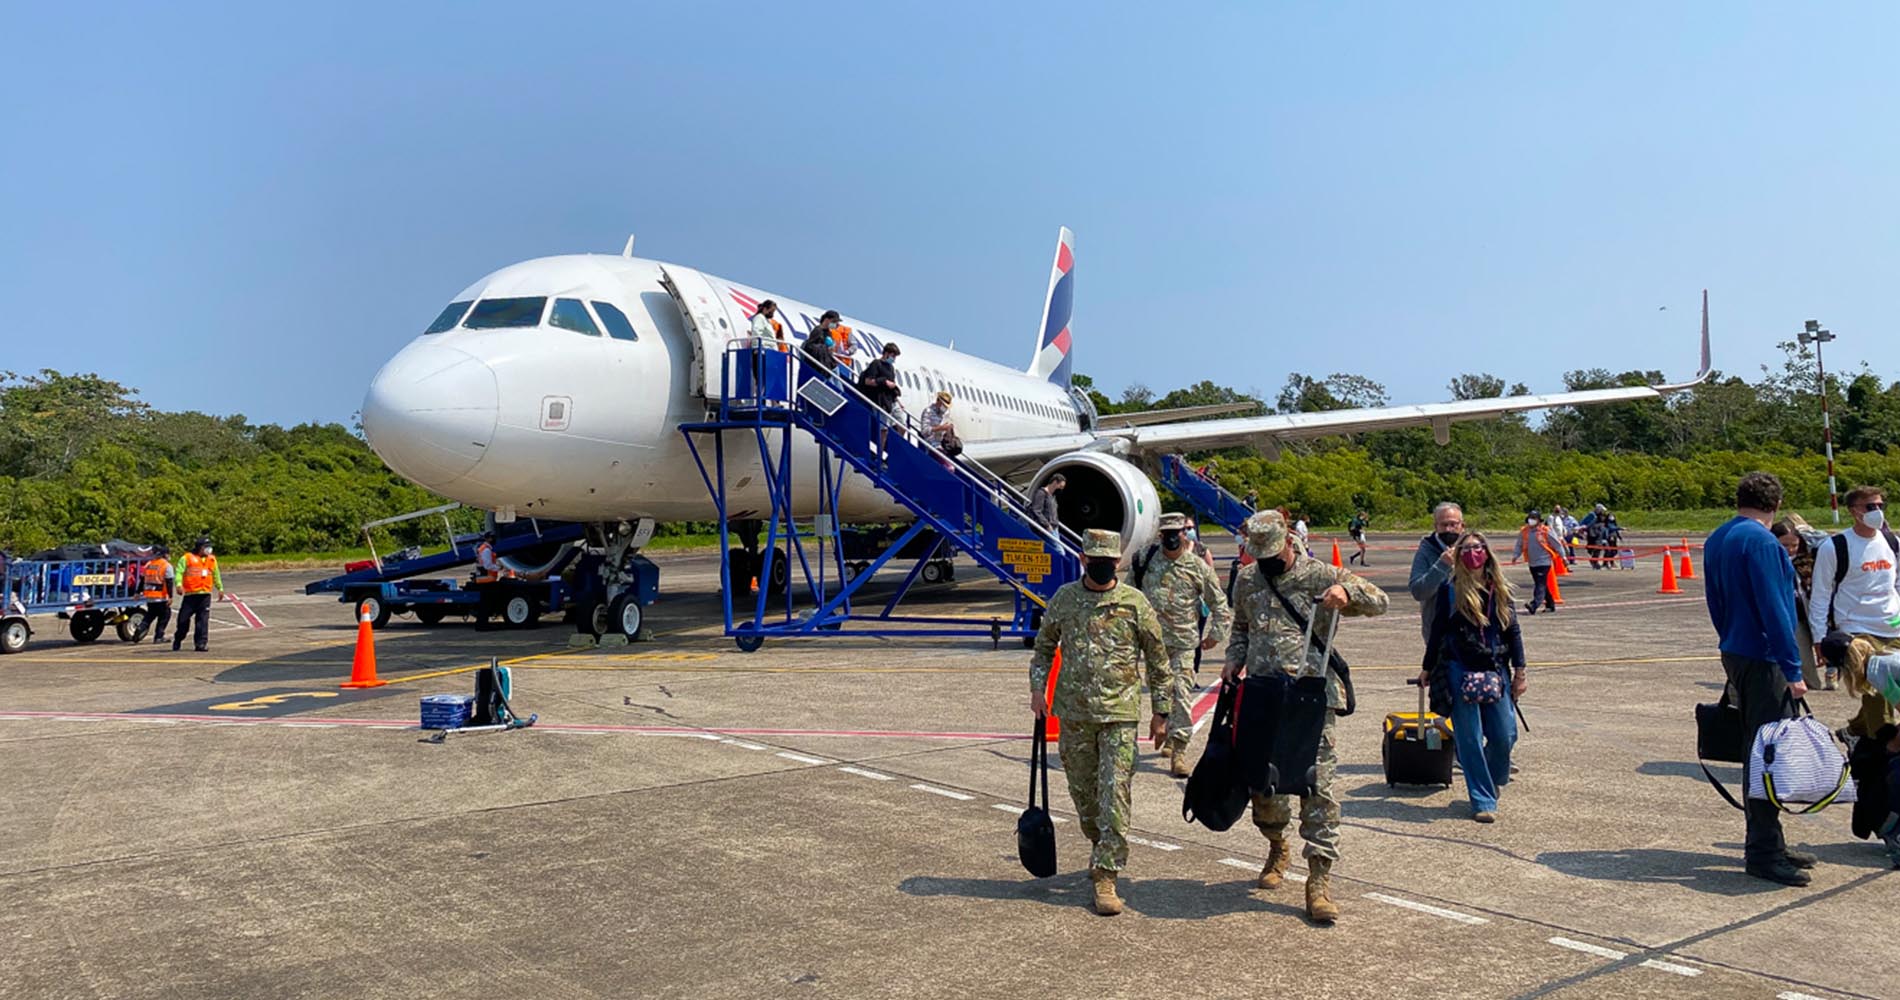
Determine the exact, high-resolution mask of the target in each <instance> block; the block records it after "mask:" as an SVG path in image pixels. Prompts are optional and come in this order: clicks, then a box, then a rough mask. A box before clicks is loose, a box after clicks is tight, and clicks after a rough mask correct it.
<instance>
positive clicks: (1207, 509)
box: [1161, 455, 1253, 538]
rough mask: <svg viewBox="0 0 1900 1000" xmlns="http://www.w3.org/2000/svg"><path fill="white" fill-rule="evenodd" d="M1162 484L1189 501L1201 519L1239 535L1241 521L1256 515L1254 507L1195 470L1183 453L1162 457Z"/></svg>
mask: <svg viewBox="0 0 1900 1000" xmlns="http://www.w3.org/2000/svg"><path fill="white" fill-rule="evenodd" d="M1161 485H1163V486H1166V487H1167V488H1168V489H1170V490H1173V491H1174V495H1175V496H1178V497H1180V498H1181V499H1182V500H1185V501H1187V505H1188V506H1190V507H1192V508H1194V510H1195V513H1197V514H1199V515H1200V519H1201V520H1203V521H1212V522H1214V523H1215V524H1218V525H1220V526H1221V527H1223V528H1226V529H1227V530H1228V531H1229V532H1230V533H1232V534H1233V536H1234V537H1235V538H1239V537H1240V536H1241V534H1242V532H1241V524H1242V523H1244V522H1245V521H1246V520H1247V518H1248V517H1251V516H1252V515H1253V508H1252V507H1249V506H1247V503H1246V501H1244V500H1242V499H1240V498H1239V497H1237V496H1235V495H1233V494H1232V493H1229V492H1227V490H1226V489H1225V488H1223V487H1222V486H1221V484H1219V483H1217V482H1215V481H1213V480H1212V479H1209V478H1208V477H1206V476H1203V475H1201V474H1200V473H1199V472H1196V471H1194V470H1193V469H1192V468H1190V467H1189V466H1188V463H1187V459H1186V458H1183V457H1182V456H1180V455H1163V456H1161Z"/></svg>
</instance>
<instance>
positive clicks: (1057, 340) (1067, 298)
mask: <svg viewBox="0 0 1900 1000" xmlns="http://www.w3.org/2000/svg"><path fill="white" fill-rule="evenodd" d="M1074 305H1075V234H1074V233H1072V232H1069V230H1068V227H1066V226H1064V227H1063V228H1062V230H1061V232H1060V233H1059V234H1058V235H1057V237H1056V259H1055V263H1054V264H1053V265H1051V266H1050V268H1049V294H1048V295H1047V296H1045V297H1044V299H1043V302H1042V325H1041V326H1040V327H1038V328H1037V329H1038V334H1037V339H1036V354H1035V357H1033V358H1031V359H1030V362H1029V374H1031V375H1035V376H1037V377H1039V378H1046V379H1048V380H1049V381H1051V382H1054V383H1055V384H1056V385H1059V386H1061V387H1062V388H1064V389H1067V388H1068V387H1069V370H1070V365H1069V320H1070V317H1071V316H1072V315H1073V309H1074Z"/></svg>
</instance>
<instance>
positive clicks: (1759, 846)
mask: <svg viewBox="0 0 1900 1000" xmlns="http://www.w3.org/2000/svg"><path fill="white" fill-rule="evenodd" d="M1780 507H1781V480H1779V479H1776V478H1775V477H1774V476H1771V475H1769V474H1768V473H1766V472H1751V473H1749V474H1748V475H1746V476H1743V477H1742V481H1741V482H1740V483H1738V484H1736V487H1735V517H1734V518H1733V519H1732V520H1730V521H1729V522H1728V523H1727V524H1724V525H1722V526H1721V527H1720V528H1717V529H1715V533H1714V534H1712V535H1710V536H1709V540H1708V542H1707V543H1706V544H1705V545H1704V547H1703V550H1702V551H1703V557H1702V558H1703V573H1704V576H1705V579H1706V580H1707V583H1706V586H1705V589H1706V592H1707V594H1708V601H1709V618H1710V619H1711V620H1712V621H1714V622H1715V632H1716V635H1718V636H1720V637H1721V650H1722V669H1723V670H1724V671H1726V672H1727V673H1728V682H1729V687H1730V689H1731V690H1733V691H1734V692H1735V695H1734V696H1735V699H1736V702H1735V707H1736V708H1737V709H1738V710H1739V711H1740V712H1741V714H1742V731H1743V732H1744V733H1745V734H1746V735H1745V736H1744V737H1743V738H1744V739H1745V740H1747V744H1746V745H1744V746H1743V747H1742V754H1743V756H1744V757H1746V756H1747V754H1748V752H1749V750H1750V749H1751V748H1752V746H1753V744H1754V739H1755V730H1757V729H1760V728H1761V727H1762V726H1765V725H1767V724H1768V723H1770V722H1774V721H1775V720H1777V719H1784V718H1787V717H1788V715H1789V714H1790V712H1791V710H1790V708H1789V707H1788V705H1787V702H1788V700H1789V698H1788V697H1787V696H1792V697H1794V698H1803V697H1806V696H1807V693H1808V686H1807V685H1806V684H1805V683H1803V682H1802V680H1801V653H1800V650H1799V649H1797V648H1796V646H1795V639H1794V623H1795V610H1794V598H1795V590H1794V563H1793V562H1791V561H1789V559H1788V553H1787V550H1785V549H1783V548H1782V547H1781V543H1780V542H1779V541H1777V540H1776V539H1775V536H1774V535H1773V534H1771V533H1769V530H1768V526H1769V525H1770V524H1772V523H1773V522H1774V519H1775V511H1776V510H1778V509H1780ZM1747 784H1748V782H1747V780H1746V775H1744V780H1743V782H1742V785H1743V787H1747ZM1745 814H1746V816H1747V823H1748V835H1747V838H1746V839H1745V840H1744V842H1743V847H1742V860H1743V861H1744V863H1745V864H1746V867H1747V870H1748V873H1749V874H1750V875H1753V876H1755V877H1756V878H1764V879H1767V880H1769V881H1770V882H1779V883H1781V884H1782V885H1807V884H1808V882H1809V881H1811V880H1810V878H1809V877H1808V873H1807V872H1806V871H1805V869H1808V868H1813V867H1814V864H1815V858H1814V855H1812V854H1804V853H1801V852H1799V851H1790V850H1788V844H1787V841H1785V840H1784V839H1782V835H1781V814H1780V813H1779V812H1778V811H1776V809H1775V805H1774V803H1772V802H1768V801H1765V800H1762V799H1748V800H1747V809H1746V810H1745Z"/></svg>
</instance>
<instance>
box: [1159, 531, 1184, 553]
mask: <svg viewBox="0 0 1900 1000" xmlns="http://www.w3.org/2000/svg"><path fill="white" fill-rule="evenodd" d="M1161 547H1162V548H1164V549H1168V550H1169V551H1173V550H1174V549H1178V548H1180V547H1181V532H1180V530H1179V529H1177V528H1169V529H1168V530H1166V531H1164V532H1162V533H1161Z"/></svg>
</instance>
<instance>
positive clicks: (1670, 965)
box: [1550, 937, 1702, 977]
mask: <svg viewBox="0 0 1900 1000" xmlns="http://www.w3.org/2000/svg"><path fill="white" fill-rule="evenodd" d="M1550 943H1551V944H1554V945H1556V946H1557V947H1559V948H1568V949H1570V950H1571V951H1580V952H1583V953H1584V954H1586V955H1595V956H1597V957H1598V958H1607V959H1610V960H1612V961H1621V960H1623V959H1625V958H1628V957H1629V953H1628V952H1622V951H1617V950H1616V949H1615V948H1605V947H1603V946H1602V945H1597V944H1587V943H1585V942H1582V941H1572V940H1571V939H1569V938H1567V937H1554V938H1551V939H1550ZM1637 964H1639V965H1641V966H1642V967H1643V968H1645V969H1655V970H1656V971H1658V972H1668V973H1673V974H1675V975H1678V976H1688V977H1695V976H1699V975H1701V974H1702V970H1701V969H1697V968H1693V967H1691V966H1687V965H1678V964H1676V963H1675V962H1665V961H1663V960H1661V959H1658V958H1646V959H1643V960H1642V961H1641V962H1639V963H1637Z"/></svg>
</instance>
